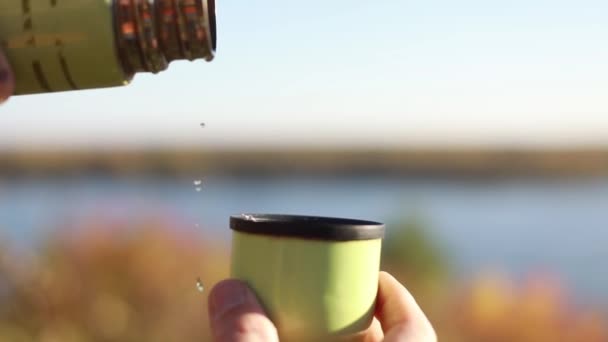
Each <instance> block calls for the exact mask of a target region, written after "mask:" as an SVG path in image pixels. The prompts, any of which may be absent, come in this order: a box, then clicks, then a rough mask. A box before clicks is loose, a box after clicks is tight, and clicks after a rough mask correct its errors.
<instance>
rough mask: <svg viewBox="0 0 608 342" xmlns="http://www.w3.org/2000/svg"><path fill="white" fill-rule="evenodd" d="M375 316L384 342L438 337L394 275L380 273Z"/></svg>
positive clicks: (423, 341)
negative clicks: (382, 332)
mask: <svg viewBox="0 0 608 342" xmlns="http://www.w3.org/2000/svg"><path fill="white" fill-rule="evenodd" d="M376 317H377V318H378V320H379V321H380V324H382V329H383V330H384V336H385V337H384V341H385V342H393V341H400V342H408V341H412V342H413V341H416V342H432V341H436V340H437V337H436V335H435V331H434V330H433V327H432V326H431V323H430V322H429V320H428V319H427V318H426V316H425V314H424V313H423V312H422V309H420V307H419V306H418V304H417V303H416V301H415V300H414V297H412V295H411V294H410V293H409V292H408V291H407V290H406V289H405V287H403V285H401V284H400V283H399V282H398V281H397V280H396V279H395V278H393V276H391V275H390V274H388V273H386V272H380V278H379V283H378V298H377V301H376Z"/></svg>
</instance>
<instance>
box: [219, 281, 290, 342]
mask: <svg viewBox="0 0 608 342" xmlns="http://www.w3.org/2000/svg"><path fill="white" fill-rule="evenodd" d="M209 316H210V317H211V331H212V333H213V339H214V340H215V341H218V342H219V341H221V342H254V341H260V342H262V341H264V342H266V341H268V342H277V341H278V340H279V338H278V335H277V329H276V328H275V326H274V324H272V322H271V321H270V319H269V318H268V317H267V316H266V314H265V313H264V309H263V308H262V306H261V305H260V303H259V302H258V300H257V298H256V296H255V294H254V293H253V292H252V291H251V290H249V288H248V287H247V285H246V284H244V283H242V282H240V281H238V280H224V281H222V282H220V283H219V284H217V285H215V287H214V288H213V289H212V290H211V293H210V294H209Z"/></svg>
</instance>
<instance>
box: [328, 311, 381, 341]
mask: <svg viewBox="0 0 608 342" xmlns="http://www.w3.org/2000/svg"><path fill="white" fill-rule="evenodd" d="M383 339H384V333H383V332H382V326H381V325H380V322H379V321H378V319H377V318H375V317H374V320H373V321H372V324H371V325H370V327H369V328H367V329H366V330H365V331H362V332H360V333H356V334H353V335H348V336H343V337H338V338H336V339H335V342H382V341H383Z"/></svg>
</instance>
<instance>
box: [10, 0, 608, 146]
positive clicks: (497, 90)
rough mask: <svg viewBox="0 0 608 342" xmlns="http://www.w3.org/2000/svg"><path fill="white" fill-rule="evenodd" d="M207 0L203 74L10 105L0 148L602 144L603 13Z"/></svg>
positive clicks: (482, 5) (605, 107) (578, 4)
mask: <svg viewBox="0 0 608 342" xmlns="http://www.w3.org/2000/svg"><path fill="white" fill-rule="evenodd" d="M217 1H218V4H217V6H218V53H217V57H216V59H215V60H214V61H213V62H212V63H206V62H203V61H200V62H194V63H190V62H178V63H174V64H172V65H171V66H170V68H169V70H167V71H165V72H164V73H162V74H159V75H143V74H140V75H138V76H137V77H136V79H135V80H134V82H133V83H132V84H131V85H129V86H128V87H122V88H113V89H103V90H91V91H82V92H71V93H61V94H51V95H36V96H24V97H15V98H13V99H11V100H10V101H9V102H8V103H7V104H6V105H4V106H3V107H2V108H0V148H5V149H6V148H12V147H29V148H41V147H49V146H57V147H60V146H70V147H92V146H102V147H103V146H135V145H137V146H140V145H195V146H200V147H203V148H205V147H207V148H214V147H239V146H246V147H256V146H257V147H265V146H271V147H276V146H281V147H283V146H290V145H309V146H310V145H315V146H336V145H338V146H349V147H358V146H368V147H369V146H377V147H383V146H410V145H440V146H442V145H449V146H454V145H484V146H497V145H507V146H512V145H523V146H537V145H544V146H575V145H590V144H594V145H598V144H599V145H602V146H608V23H607V21H606V18H608V2H606V1H605V0H579V1H563V0H553V1H545V0H527V1H524V0H511V1H509V2H506V1H500V2H499V1H487V0H486V1H481V0H460V1H453V0H424V1H422V0H418V1H412V0H401V1H397V0H383V1H378V2H372V1H358V0H351V1H345V0H332V1H320V0H309V1H305V2H304V1H284V0H283V1H279V0H267V1H255V2H244V1H233V0H227V1H222V0H217ZM201 122H205V123H206V127H205V128H201V127H200V125H199V124H200V123H201Z"/></svg>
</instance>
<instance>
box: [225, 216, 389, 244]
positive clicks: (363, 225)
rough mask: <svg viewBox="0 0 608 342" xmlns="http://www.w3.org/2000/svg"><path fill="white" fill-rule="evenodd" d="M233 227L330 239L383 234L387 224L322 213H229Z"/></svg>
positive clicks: (352, 238)
mask: <svg viewBox="0 0 608 342" xmlns="http://www.w3.org/2000/svg"><path fill="white" fill-rule="evenodd" d="M230 228H231V229H232V230H235V231H239V232H244V233H250V234H258V235H270V236H278V237H293V238H302V239H311V240H327V241H352V240H374V239H381V238H383V237H384V224H382V223H379V222H373V221H364V220H356V219H346V218H334V217H320V216H301V215H277V214H241V215H234V216H231V217H230Z"/></svg>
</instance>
